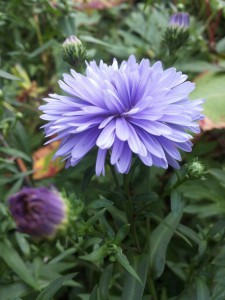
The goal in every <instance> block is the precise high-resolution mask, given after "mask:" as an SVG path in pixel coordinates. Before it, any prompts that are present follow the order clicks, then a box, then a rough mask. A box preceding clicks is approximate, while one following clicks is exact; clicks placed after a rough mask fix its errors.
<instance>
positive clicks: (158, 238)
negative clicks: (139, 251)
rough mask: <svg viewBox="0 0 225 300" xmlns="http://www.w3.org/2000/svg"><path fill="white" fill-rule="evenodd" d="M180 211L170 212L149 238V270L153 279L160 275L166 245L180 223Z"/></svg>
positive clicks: (163, 263) (164, 258)
mask: <svg viewBox="0 0 225 300" xmlns="http://www.w3.org/2000/svg"><path fill="white" fill-rule="evenodd" d="M181 216H182V211H180V212H179V213H174V212H171V213H169V214H168V215H167V216H166V218H165V219H164V220H163V221H162V222H161V223H160V224H159V225H158V226H157V227H156V228H155V229H154V231H153V232H152V234H151V237H150V245H149V249H150V269H151V271H152V273H153V276H154V277H155V278H158V277H160V276H161V275H162V273H163V270H164V267H165V261H166V251H167V247H168V244H169V242H170V240H171V238H172V236H173V234H174V232H175V230H176V228H177V225H178V224H179V222H180V219H181Z"/></svg>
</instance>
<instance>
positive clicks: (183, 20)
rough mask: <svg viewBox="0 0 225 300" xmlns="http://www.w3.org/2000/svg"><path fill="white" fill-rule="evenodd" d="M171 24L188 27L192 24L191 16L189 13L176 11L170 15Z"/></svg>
mask: <svg viewBox="0 0 225 300" xmlns="http://www.w3.org/2000/svg"><path fill="white" fill-rule="evenodd" d="M169 25H170V26H171V27H178V28H183V29H187V28H189V26H190V17H189V14H188V13H176V14H173V15H172V16H171V17H170V21H169Z"/></svg>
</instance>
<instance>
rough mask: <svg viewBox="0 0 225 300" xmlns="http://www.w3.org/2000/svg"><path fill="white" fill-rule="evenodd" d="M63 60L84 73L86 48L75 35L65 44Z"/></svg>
mask: <svg viewBox="0 0 225 300" xmlns="http://www.w3.org/2000/svg"><path fill="white" fill-rule="evenodd" d="M62 48H63V52H62V56H63V59H64V60H65V61H66V62H68V63H69V64H70V65H71V66H72V67H73V68H75V69H76V71H79V72H82V69H83V67H84V66H85V60H86V59H87V53H86V48H85V47H84V46H83V44H82V42H81V41H80V40H79V39H78V38H77V37H76V36H74V35H71V36H70V37H68V38H67V39H66V40H65V42H64V43H63V47H62Z"/></svg>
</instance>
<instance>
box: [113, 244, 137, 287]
mask: <svg viewBox="0 0 225 300" xmlns="http://www.w3.org/2000/svg"><path fill="white" fill-rule="evenodd" d="M115 256H116V259H117V262H118V263H119V264H121V266H123V267H124V269H125V270H127V272H129V273H130V274H131V275H132V276H133V277H134V278H136V279H137V280H138V281H139V282H140V284H141V285H142V281H141V279H140V277H139V275H138V274H137V272H136V271H135V270H134V268H133V267H132V266H131V265H130V263H129V261H128V259H127V257H126V256H125V255H124V254H123V252H122V249H121V248H120V249H119V251H118V252H117V253H116V254H115Z"/></svg>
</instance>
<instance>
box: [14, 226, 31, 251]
mask: <svg viewBox="0 0 225 300" xmlns="http://www.w3.org/2000/svg"><path fill="white" fill-rule="evenodd" d="M15 237H16V240H17V243H18V245H19V247H20V249H21V251H22V252H23V254H24V255H25V256H28V255H29V254H30V244H29V243H28V241H27V240H26V238H25V237H24V235H23V234H21V233H19V232H16V233H15Z"/></svg>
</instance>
